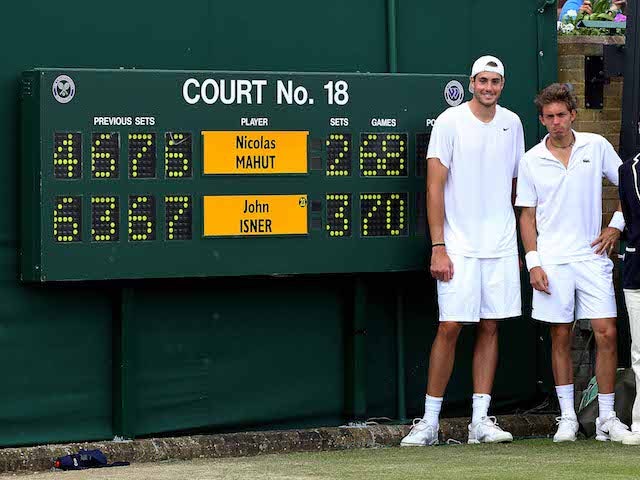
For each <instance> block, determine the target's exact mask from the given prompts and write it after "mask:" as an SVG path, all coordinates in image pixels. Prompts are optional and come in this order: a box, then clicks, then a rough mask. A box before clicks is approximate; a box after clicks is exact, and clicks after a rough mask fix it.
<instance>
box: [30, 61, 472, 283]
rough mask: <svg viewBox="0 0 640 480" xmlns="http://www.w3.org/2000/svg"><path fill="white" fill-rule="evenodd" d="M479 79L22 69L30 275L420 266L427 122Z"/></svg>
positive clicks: (99, 276) (43, 278)
mask: <svg viewBox="0 0 640 480" xmlns="http://www.w3.org/2000/svg"><path fill="white" fill-rule="evenodd" d="M467 82H468V77H466V76H464V75H404V74H393V75H388V74H349V73H287V72H216V71H158V70H89V69H64V70H62V69H36V70H31V71H28V72H25V73H24V74H23V77H22V85H21V114H22V119H21V123H22V128H21V143H22V156H21V159H20V161H21V168H20V172H21V174H20V175H21V179H20V181H21V206H20V219H21V244H20V254H21V262H20V268H21V279H23V280H25V281H38V282H47V281H66V280H106V279H138V278H170V277H214V276H237V275H277V274H304V273H346V272H386V271H406V270H418V269H422V268H424V266H425V261H426V253H427V250H426V248H425V246H426V242H427V240H428V232H427V222H426V212H425V196H424V191H425V171H426V166H425V162H426V158H425V156H426V149H427V144H428V140H429V132H430V129H431V126H432V124H433V120H434V119H435V118H436V117H437V116H438V115H439V114H440V113H441V112H442V111H443V110H444V109H446V108H447V107H448V106H449V105H456V104H459V103H461V102H462V101H464V100H465V95H467V96H468V94H467V93H466V88H463V86H466V84H467ZM269 149H272V150H269ZM236 229H237V230H236Z"/></svg>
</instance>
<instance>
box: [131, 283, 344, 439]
mask: <svg viewBox="0 0 640 480" xmlns="http://www.w3.org/2000/svg"><path fill="white" fill-rule="evenodd" d="M343 285H344V284H343V282H340V283H336V285H335V286H332V285H331V282H328V281H327V280H325V279H319V278H316V279H312V278H309V279H300V280H294V279H280V280H275V281H274V280H268V279H263V280H258V279H254V280H251V279H247V280H244V281H238V280H226V281H224V282H222V281H216V282H206V283H205V282H189V283H182V284H178V285H177V286H175V287H174V288H170V287H168V286H167V287H165V288H153V289H144V288H141V289H137V290H136V291H135V293H134V295H133V304H134V316H135V321H134V323H133V325H132V326H131V331H132V335H133V338H134V339H133V346H134V347H133V348H134V350H135V354H134V359H133V370H134V372H135V373H134V379H133V385H135V394H134V401H135V403H136V405H135V407H132V408H135V411H136V412H137V414H136V416H135V431H136V432H137V434H139V435H141V434H148V433H152V432H159V431H172V430H182V429H187V428H196V427H203V426H209V427H211V428H218V429H220V428H232V427H234V426H238V425H268V424H275V423H285V422H294V421H295V422H303V421H306V422H310V421H314V420H313V419H315V421H316V422H321V421H330V422H331V423H336V422H338V421H340V420H339V419H340V418H341V415H342V412H343V410H344V398H345V390H344V362H345V358H344V332H343V324H342V316H343V309H344V302H345V299H344V298H342V295H341V294H340V293H339V291H340V288H339V287H340V286H343ZM285 297H286V298H287V300H286V301H283V298H285ZM176 299H177V300H176Z"/></svg>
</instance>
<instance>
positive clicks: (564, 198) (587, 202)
mask: <svg viewBox="0 0 640 480" xmlns="http://www.w3.org/2000/svg"><path fill="white" fill-rule="evenodd" d="M573 134H574V135H575V139H576V140H575V144H574V146H573V150H572V151H571V157H570V158H569V163H568V167H567V168H565V166H564V165H563V164H562V162H560V160H558V159H557V158H555V157H554V156H553V155H552V154H551V152H550V151H549V149H548V148H547V147H546V140H547V138H548V136H549V135H547V136H546V137H545V138H544V139H543V140H542V142H540V143H539V144H538V145H536V146H535V147H533V148H532V149H531V150H529V151H528V152H527V153H525V155H524V157H522V160H521V161H520V168H519V175H518V189H517V192H518V193H517V198H516V206H519V207H536V227H537V230H538V247H537V249H538V253H539V254H540V258H541V262H542V264H543V265H549V264H563V263H571V262H575V261H581V260H588V259H592V258H597V255H596V254H595V253H594V249H593V248H592V247H591V242H593V241H594V240H595V239H596V238H597V237H598V235H600V232H601V230H602V228H601V227H602V178H603V177H606V178H607V179H608V180H609V181H610V182H611V183H613V184H615V185H618V167H619V166H620V165H621V164H622V161H621V160H620V157H619V156H618V154H617V153H616V151H615V150H614V149H613V147H612V146H611V144H610V143H609V142H608V141H607V140H606V139H605V138H603V137H601V136H600V135H596V134H594V133H580V132H575V131H574V132H573Z"/></svg>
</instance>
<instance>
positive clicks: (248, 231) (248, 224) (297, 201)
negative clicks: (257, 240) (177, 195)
mask: <svg viewBox="0 0 640 480" xmlns="http://www.w3.org/2000/svg"><path fill="white" fill-rule="evenodd" d="M307 219H308V216H307V196H306V195H215V196H206V197H204V236H205V237H226V236H255V235H305V234H307V233H308V232H309V227H308V220H307Z"/></svg>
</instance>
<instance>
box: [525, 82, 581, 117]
mask: <svg viewBox="0 0 640 480" xmlns="http://www.w3.org/2000/svg"><path fill="white" fill-rule="evenodd" d="M556 102H559V103H564V104H565V105H566V106H567V108H568V109H569V111H572V110H577V109H578V99H577V98H576V96H575V94H574V93H573V87H572V86H571V85H569V84H567V83H552V84H551V85H549V86H548V87H546V88H545V89H544V90H542V91H541V92H540V93H539V94H538V95H537V96H536V99H535V101H534V103H535V104H536V107H538V115H542V108H543V107H544V106H546V105H549V104H550V103H556Z"/></svg>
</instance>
